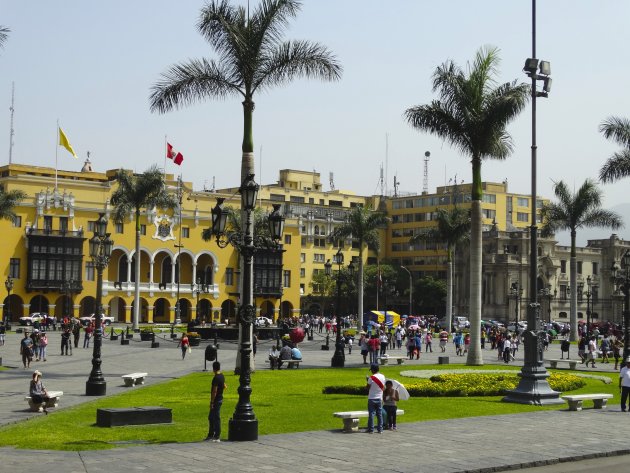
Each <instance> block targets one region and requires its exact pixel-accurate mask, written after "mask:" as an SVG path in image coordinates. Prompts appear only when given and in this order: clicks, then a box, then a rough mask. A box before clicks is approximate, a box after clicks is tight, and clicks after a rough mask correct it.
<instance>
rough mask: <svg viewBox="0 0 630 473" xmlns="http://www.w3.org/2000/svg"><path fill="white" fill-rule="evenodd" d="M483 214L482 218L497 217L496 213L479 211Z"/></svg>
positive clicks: (489, 210) (487, 210) (490, 210)
mask: <svg viewBox="0 0 630 473" xmlns="http://www.w3.org/2000/svg"><path fill="white" fill-rule="evenodd" d="M481 212H482V214H483V218H495V217H496V216H497V211H496V210H492V209H481Z"/></svg>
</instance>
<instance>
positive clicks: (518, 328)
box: [507, 320, 527, 333]
mask: <svg viewBox="0 0 630 473" xmlns="http://www.w3.org/2000/svg"><path fill="white" fill-rule="evenodd" d="M507 329H508V330H509V331H510V332H516V333H521V332H522V331H524V330H527V321H525V320H520V321H519V322H518V324H515V323H514V322H510V323H509V324H508V326H507Z"/></svg>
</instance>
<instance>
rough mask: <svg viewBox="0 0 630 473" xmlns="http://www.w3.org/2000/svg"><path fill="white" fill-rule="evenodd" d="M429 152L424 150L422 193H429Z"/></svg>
mask: <svg viewBox="0 0 630 473" xmlns="http://www.w3.org/2000/svg"><path fill="white" fill-rule="evenodd" d="M430 156H431V153H430V152H429V151H425V152H424V181H422V193H423V194H428V193H429V157H430Z"/></svg>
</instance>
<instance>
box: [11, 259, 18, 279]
mask: <svg viewBox="0 0 630 473" xmlns="http://www.w3.org/2000/svg"><path fill="white" fill-rule="evenodd" d="M9 276H10V277H12V278H13V279H19V278H20V258H11V260H10V262H9Z"/></svg>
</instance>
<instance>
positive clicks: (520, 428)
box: [0, 332, 630, 473]
mask: <svg viewBox="0 0 630 473" xmlns="http://www.w3.org/2000/svg"><path fill="white" fill-rule="evenodd" d="M19 337H20V336H19V335H12V334H11V335H9V336H8V338H7V344H6V345H5V346H3V347H0V356H1V357H2V358H3V364H4V365H5V366H12V367H17V369H12V370H7V371H0V386H1V387H2V389H1V391H2V392H1V393H0V423H2V424H6V423H11V422H18V421H21V420H23V419H26V418H28V417H29V416H32V415H34V414H32V413H29V412H28V411H26V403H25V402H24V401H23V399H22V398H23V396H24V393H25V391H26V389H27V386H28V381H29V379H30V375H31V373H32V370H33V369H34V368H33V366H34V367H36V368H38V369H40V370H41V371H42V372H43V373H44V382H45V384H46V385H47V386H48V388H49V389H51V390H62V391H64V393H65V394H64V397H63V398H62V402H61V406H62V408H63V407H67V406H71V405H76V404H78V403H81V402H85V401H88V400H91V399H92V398H87V397H86V396H85V395H84V393H85V381H86V380H87V377H88V375H89V372H90V369H91V353H92V350H91V349H90V350H87V349H83V348H75V349H74V354H73V355H72V356H68V357H66V356H59V354H58V353H57V352H56V351H55V348H56V347H58V346H59V340H58V337H59V335H58V333H54V332H53V333H52V334H51V336H50V337H49V338H50V339H51V343H50V345H49V347H50V348H49V350H50V354H49V357H48V361H47V362H45V363H43V362H37V363H33V364H32V366H31V370H23V369H22V367H21V361H20V360H19V355H18V348H17V347H18V343H17V342H18V339H19ZM160 342H161V344H160V348H157V349H151V348H149V346H150V344H149V342H137V341H131V344H130V345H129V346H121V345H120V344H119V343H118V342H111V341H109V340H107V341H105V343H104V348H103V366H102V368H103V372H104V373H105V376H106V378H107V382H108V385H107V394H108V395H109V394H115V393H118V392H120V391H123V390H124V388H123V387H122V384H123V383H122V381H121V379H120V376H121V375H122V374H125V373H129V372H133V371H147V372H148V373H149V377H148V378H147V381H146V384H148V385H149V384H155V383H158V382H161V381H163V380H166V379H172V378H175V377H178V376H181V375H183V374H185V373H189V372H191V371H198V370H202V369H203V367H204V364H203V346H202V347H200V348H198V349H193V353H192V354H190V355H188V356H187V357H186V359H185V360H182V359H181V352H180V350H179V349H177V347H176V345H175V344H174V343H172V342H170V340H160ZM321 343H322V340H321V339H320V338H319V337H316V340H315V341H313V342H305V343H303V344H301V348H302V351H303V354H304V359H305V361H304V362H303V363H302V367H303V368H308V367H321V366H329V363H330V358H331V356H332V353H333V352H332V351H323V350H320V345H321ZM269 344H270V342H262V343H261V344H260V346H259V353H264V354H266V352H267V349H268V347H269ZM331 346H332V343H331ZM221 348H222V349H221V351H220V359H221V361H222V362H223V363H224V366H225V367H228V369H229V367H231V366H233V364H234V362H235V354H236V351H235V345H234V344H232V343H224V344H222V347H221ZM437 351H439V349H438V350H437ZM447 354H448V355H450V356H451V361H453V362H455V360H454V358H455V357H454V356H453V348H452V345H450V346H449V348H448V353H447ZM547 355H548V357H549V358H552V357H558V358H559V356H558V355H559V348H558V344H555V345H553V344H552V346H551V347H550V350H549V352H548V354H547ZM157 356H159V363H155V359H156V357H157ZM437 356H438V353H436V352H434V353H433V354H431V353H428V354H423V355H422V357H421V358H422V359H421V360H419V361H415V360H414V361H412V362H407V363H408V364H409V365H410V366H413V365H414V364H436V363H437ZM574 356H575V355H574ZM484 357H485V360H486V362H487V363H491V362H495V360H496V355H495V353H493V352H490V351H489V350H486V351H485V352H484ZM459 360H463V358H461V357H460V358H459ZM361 362H362V359H361V356H360V355H359V353H358V351H356V350H355V351H353V354H352V355H350V356H348V357H347V363H346V364H347V366H360V365H361ZM518 363H522V359H519V357H517V364H518ZM123 367H124V368H123ZM600 367H601V369H600ZM303 368H300V369H303ZM262 369H267V368H262ZM600 370H601V371H606V372H612V365H601V364H600V365H598V371H600ZM253 402H254V405H255V399H253ZM35 415H38V414H35ZM228 415H229V414H228ZM628 438H630V416H628V414H622V413H621V412H620V410H619V406H618V405H611V406H609V408H608V409H607V410H593V409H586V410H584V411H582V412H569V411H567V410H566V409H564V408H559V409H558V410H555V411H545V412H534V413H527V414H517V415H497V416H486V417H477V418H465V419H455V420H446V421H430V422H416V423H403V424H400V425H399V430H398V431H396V432H385V433H383V434H381V435H379V434H373V435H368V434H364V433H352V434H344V433H342V432H341V430H333V431H315V432H302V433H296V434H282V435H267V436H261V437H260V438H259V440H258V441H256V442H247V443H246V444H242V443H232V442H227V441H224V442H222V443H220V444H214V443H210V444H208V443H205V442H198V443H188V444H167V445H156V446H153V445H152V446H137V447H129V448H120V449H114V450H106V451H84V452H57V451H23V450H15V449H13V448H8V447H0V460H1V461H2V468H1V470H2V471H10V472H12V473H13V472H15V473H21V472H27V471H28V472H29V473H30V472H32V471H34V470H41V469H42V468H44V465H45V471H46V472H47V473H54V472H57V471H59V472H64V473H68V472H89V473H93V472H100V471H108V472H119V471H121V472H122V471H125V472H128V471H129V470H133V471H138V470H151V471H152V472H158V473H159V472H168V473H172V472H173V471H177V472H188V471H190V472H197V471H199V472H201V471H203V472H207V471H213V472H214V471H216V472H224V471H243V472H250V471H251V472H254V471H261V470H262V471H298V472H300V473H303V472H304V473H308V472H361V473H368V472H379V473H390V472H392V473H393V472H413V473H418V472H425V471H426V472H460V471H488V472H490V471H501V470H507V469H514V468H522V467H527V466H535V465H540V464H546V463H556V462H558V461H571V460H575V459H579V458H590V457H594V456H604V455H619V454H630V446H628V442H627V439H628ZM372 444H373V445H372ZM244 446H246V448H247V450H246V451H247V456H246V457H244V456H243V447H244ZM568 470H569V469H568Z"/></svg>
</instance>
